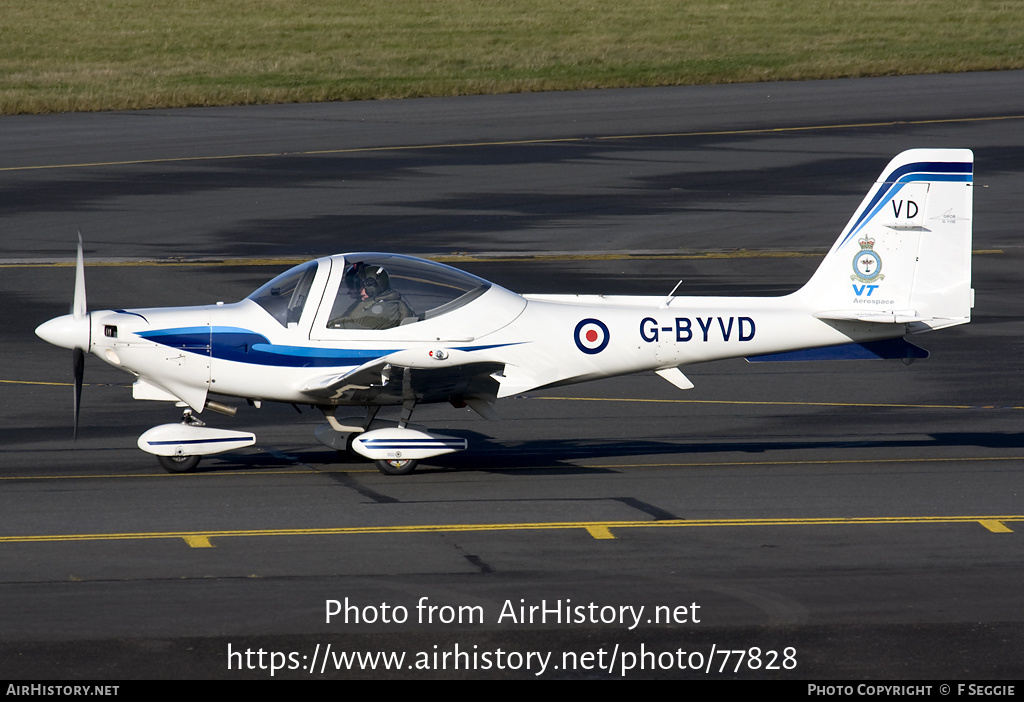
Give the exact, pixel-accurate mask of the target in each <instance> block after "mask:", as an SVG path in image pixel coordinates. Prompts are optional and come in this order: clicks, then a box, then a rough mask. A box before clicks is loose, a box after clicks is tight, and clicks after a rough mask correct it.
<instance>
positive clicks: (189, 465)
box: [156, 456, 201, 473]
mask: <svg viewBox="0 0 1024 702" xmlns="http://www.w3.org/2000/svg"><path fill="white" fill-rule="evenodd" d="M200 458H201V457H200V456H157V457H156V460H157V461H159V462H160V465H161V466H162V467H163V469H164V470H166V471H167V472H168V473H188V472H189V471H190V470H193V469H194V468H195V467H196V466H197V465H199V459H200Z"/></svg>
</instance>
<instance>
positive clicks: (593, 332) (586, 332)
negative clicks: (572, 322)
mask: <svg viewBox="0 0 1024 702" xmlns="http://www.w3.org/2000/svg"><path fill="white" fill-rule="evenodd" d="M609 336H610V335H609V334H608V327H606V326H605V324H604V322H602V321H601V320H599V319H584V320H583V321H581V322H580V323H579V324H577V325H576V332H575V335H574V339H575V341H576V346H577V347H578V348H579V350H580V351H582V352H583V353H587V354H595V353H601V352H602V351H604V348H605V347H606V346H607V345H608V339H609Z"/></svg>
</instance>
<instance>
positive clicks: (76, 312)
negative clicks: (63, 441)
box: [36, 232, 92, 438]
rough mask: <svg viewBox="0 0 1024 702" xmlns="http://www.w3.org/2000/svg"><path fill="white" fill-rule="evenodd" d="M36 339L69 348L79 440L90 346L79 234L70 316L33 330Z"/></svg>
mask: <svg viewBox="0 0 1024 702" xmlns="http://www.w3.org/2000/svg"><path fill="white" fill-rule="evenodd" d="M36 336H38V337H39V338H40V339H42V340H43V341H47V342H49V343H51V344H53V345H54V346H60V347H63V348H66V349H71V351H72V356H71V367H72V370H73V373H74V377H75V383H74V385H75V405H74V409H75V427H74V436H75V438H78V412H79V408H80V407H81V404H82V379H83V377H84V375H85V354H86V353H88V351H89V347H90V346H91V345H92V324H91V320H90V318H89V308H88V305H87V303H86V299H85V256H84V254H83V253H82V233H81V232H79V233H78V261H77V263H76V264H75V297H74V299H73V300H72V303H71V313H70V314H66V315H63V316H61V317H54V318H53V319H51V320H49V321H48V322H43V323H42V324H40V325H39V326H38V327H37V328H36Z"/></svg>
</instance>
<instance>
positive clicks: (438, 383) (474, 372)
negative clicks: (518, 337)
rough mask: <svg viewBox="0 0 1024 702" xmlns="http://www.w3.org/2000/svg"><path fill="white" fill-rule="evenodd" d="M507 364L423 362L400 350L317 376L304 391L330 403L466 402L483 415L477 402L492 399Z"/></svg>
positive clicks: (449, 360) (448, 358)
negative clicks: (347, 370) (496, 376)
mask: <svg viewBox="0 0 1024 702" xmlns="http://www.w3.org/2000/svg"><path fill="white" fill-rule="evenodd" d="M449 353H451V354H452V355H454V354H455V353H457V352H449ZM458 355H459V356H462V355H463V354H458ZM465 355H466V356H469V354H465ZM504 368H505V364H504V363H501V362H499V361H493V360H476V358H456V359H452V358H451V356H449V355H447V354H446V356H445V358H442V359H432V360H430V361H427V362H424V361H423V360H422V359H420V358H413V357H409V354H408V353H407V352H399V353H395V354H391V355H389V356H384V357H382V358H379V359H375V360H373V361H370V362H368V363H365V364H363V365H362V366H359V367H358V368H355V369H353V370H351V371H349V372H348V373H343V374H341V375H333V376H326V377H322V378H319V379H316V380H314V381H313V382H311V383H309V384H307V385H306V386H305V387H304V388H303V392H304V393H305V394H307V395H309V396H311V397H313V398H319V399H321V400H324V401H328V402H330V403H332V404H333V403H338V404H352V405H400V404H402V403H403V402H405V401H407V400H415V401H416V402H417V403H424V402H445V401H451V402H456V403H457V402H466V403H467V404H470V406H472V407H473V409H475V410H477V411H478V412H480V413H481V414H485V411H481V410H480V409H478V405H479V403H480V402H483V403H484V404H485V405H489V404H490V403H492V402H494V399H495V398H496V396H497V391H498V380H497V379H495V378H494V375H495V374H499V373H501V372H502V371H503V370H504ZM485 416H486V414H485Z"/></svg>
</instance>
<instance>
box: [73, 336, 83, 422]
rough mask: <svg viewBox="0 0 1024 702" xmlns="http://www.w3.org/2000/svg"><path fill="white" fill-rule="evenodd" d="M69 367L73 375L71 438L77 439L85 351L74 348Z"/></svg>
mask: <svg viewBox="0 0 1024 702" xmlns="http://www.w3.org/2000/svg"><path fill="white" fill-rule="evenodd" d="M71 353H72V360H71V365H72V367H73V369H74V373H75V429H74V433H73V435H72V436H73V438H75V439H77V438H78V411H79V408H80V407H81V405H82V379H83V378H84V377H85V351H83V350H82V349H79V348H76V349H74V350H73V351H72V352H71Z"/></svg>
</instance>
